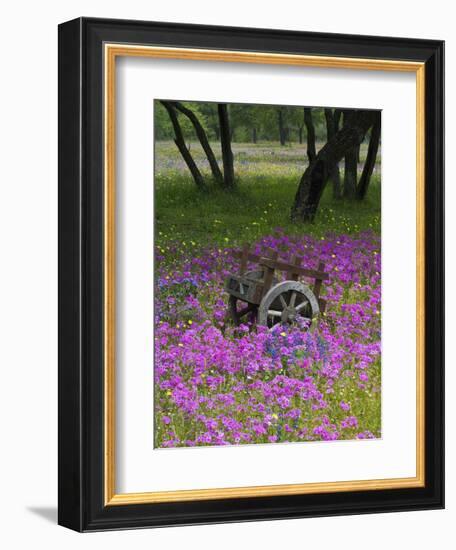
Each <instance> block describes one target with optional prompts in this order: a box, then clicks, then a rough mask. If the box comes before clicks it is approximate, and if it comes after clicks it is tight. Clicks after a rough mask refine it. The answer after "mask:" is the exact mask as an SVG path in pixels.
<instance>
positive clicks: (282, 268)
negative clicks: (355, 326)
mask: <svg viewBox="0 0 456 550" xmlns="http://www.w3.org/2000/svg"><path fill="white" fill-rule="evenodd" d="M235 255H236V256H237V257H238V258H240V268H239V275H231V276H230V277H228V278H227V279H226V282H225V288H226V290H227V292H228V294H229V301H228V315H229V317H230V318H231V319H232V321H233V322H234V323H235V324H236V325H239V324H241V323H243V322H246V321H249V320H250V321H252V320H255V321H256V322H257V323H258V324H260V325H264V326H267V327H269V328H272V327H273V326H274V325H276V324H278V323H281V324H283V323H295V322H297V321H298V320H299V318H302V319H305V320H307V321H308V325H309V326H310V324H311V322H312V320H313V319H314V318H315V317H316V316H317V315H318V314H319V313H321V312H323V311H324V309H325V305H326V302H325V300H324V299H322V298H320V291H321V286H322V283H323V281H324V280H325V279H328V277H329V275H328V273H325V272H324V268H325V264H324V263H323V262H320V263H319V264H318V269H317V270H313V269H306V268H304V267H301V263H302V258H300V257H298V256H294V257H293V258H291V262H290V263H287V262H284V261H282V260H280V259H278V254H277V252H276V251H273V250H271V251H270V252H269V253H268V256H265V255H264V256H259V255H257V254H254V253H253V252H252V251H251V250H250V246H249V245H247V244H246V245H244V246H243V248H242V250H239V251H236V252H235ZM248 262H254V263H256V264H258V269H255V270H254V271H247V264H248ZM281 273H284V274H285V277H284V278H283V280H281V278H280V274H281ZM302 277H305V278H307V279H310V280H312V281H313V285H312V288H311V286H309V284H308V283H306V282H304V281H302V280H300V278H302ZM240 302H241V303H242V304H240Z"/></svg>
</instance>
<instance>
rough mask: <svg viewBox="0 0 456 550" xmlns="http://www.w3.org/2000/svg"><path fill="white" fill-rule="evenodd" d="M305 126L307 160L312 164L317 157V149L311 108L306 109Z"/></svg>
mask: <svg viewBox="0 0 456 550" xmlns="http://www.w3.org/2000/svg"><path fill="white" fill-rule="evenodd" d="M304 124H305V125H306V130H307V158H308V159H309V164H310V163H311V162H313V161H314V159H315V157H316V156H317V150H316V147H315V127H314V123H313V119H312V109H311V108H310V107H304Z"/></svg>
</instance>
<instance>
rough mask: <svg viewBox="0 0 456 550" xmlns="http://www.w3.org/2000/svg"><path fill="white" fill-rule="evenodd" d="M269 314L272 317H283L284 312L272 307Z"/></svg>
mask: <svg viewBox="0 0 456 550" xmlns="http://www.w3.org/2000/svg"><path fill="white" fill-rule="evenodd" d="M268 315H269V316H270V317H282V312H281V311H277V310H275V309H270V310H268Z"/></svg>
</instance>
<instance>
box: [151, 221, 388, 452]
mask: <svg viewBox="0 0 456 550" xmlns="http://www.w3.org/2000/svg"><path fill="white" fill-rule="evenodd" d="M254 247H255V249H256V252H261V251H262V250H265V249H266V248H269V249H271V248H272V249H275V250H277V251H278V252H279V257H280V258H283V259H285V260H287V259H288V258H290V257H291V256H292V255H298V256H302V257H303V258H304V261H303V265H304V266H305V267H309V268H316V267H317V264H318V261H319V260H322V261H324V262H325V264H326V271H328V272H329V274H330V278H329V280H328V281H326V282H325V284H324V287H323V292H322V296H323V297H324V298H325V299H326V300H327V307H326V312H325V314H323V315H321V316H320V318H319V319H318V321H317V322H316V323H314V324H313V326H312V329H311V330H309V331H306V330H303V329H302V328H300V327H298V326H276V327H275V328H274V330H272V331H269V330H267V329H266V328H264V327H256V326H254V327H249V326H246V325H244V326H240V327H237V328H235V327H234V326H232V325H231V324H230V323H228V322H227V321H226V302H227V294H226V292H225V290H224V280H225V277H226V276H227V275H229V274H231V273H235V272H237V271H238V263H237V260H235V259H234V257H233V254H232V253H233V248H221V247H218V246H216V245H214V246H206V247H205V248H201V249H199V250H192V251H191V252H189V250H188V247H187V246H186V245H185V244H183V243H182V242H175V243H174V244H172V243H171V245H170V247H168V251H167V257H168V258H169V257H172V258H173V261H172V262H170V261H165V257H164V255H163V250H161V249H160V247H157V249H156V252H155V260H156V266H157V267H156V279H155V296H156V299H155V316H156V323H155V333H154V338H155V371H154V376H155V395H154V408H155V446H156V447H182V446H184V447H187V446H195V445H238V444H252V443H281V442H304V441H320V440H324V441H329V440H336V439H366V438H377V437H380V436H381V431H380V430H381V423H380V418H381V413H380V406H381V361H380V359H381V315H380V309H381V276H380V273H381V265H380V261H381V254H380V236H379V235H378V234H376V233H374V232H363V233H360V234H357V235H349V234H346V235H340V234H338V235H331V234H328V235H326V236H324V237H320V238H315V237H311V236H306V235H301V236H296V237H289V236H287V235H286V234H285V233H284V231H283V230H280V229H276V230H274V231H273V232H271V234H270V235H268V236H265V237H262V238H261V239H259V240H258V241H257V242H256V243H255V245H254ZM253 267H254V266H252V268H253Z"/></svg>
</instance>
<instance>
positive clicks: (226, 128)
mask: <svg viewBox="0 0 456 550" xmlns="http://www.w3.org/2000/svg"><path fill="white" fill-rule="evenodd" d="M217 108H218V115H219V123H220V143H221V146H222V160H223V183H224V186H225V187H227V188H232V187H234V184H235V182H234V167H233V152H232V150H231V132H230V121H229V118H228V108H227V106H226V103H218V105H217Z"/></svg>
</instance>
